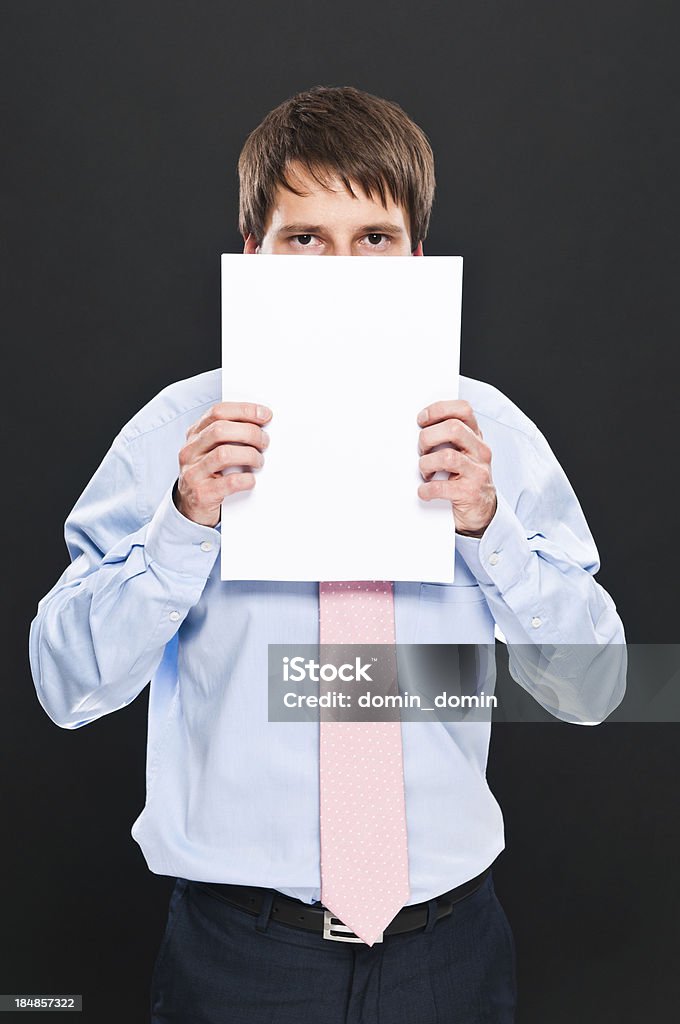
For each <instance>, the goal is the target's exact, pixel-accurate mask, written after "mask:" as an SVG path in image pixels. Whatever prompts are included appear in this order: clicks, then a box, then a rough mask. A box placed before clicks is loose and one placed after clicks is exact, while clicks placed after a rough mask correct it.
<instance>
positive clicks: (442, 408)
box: [418, 399, 482, 438]
mask: <svg viewBox="0 0 680 1024" xmlns="http://www.w3.org/2000/svg"><path fill="white" fill-rule="evenodd" d="M449 419H459V420H462V421H463V423H465V424H466V426H468V427H469V428H470V430H471V431H472V432H473V433H474V434H477V436H478V437H480V438H481V436H482V432H481V430H480V429H479V425H478V423H477V420H476V419H475V414H474V410H473V408H472V406H471V405H470V403H469V402H466V401H464V400H463V399H450V400H448V401H443V402H433V403H432V405H428V406H426V407H425V408H424V409H422V410H421V411H420V412H419V413H418V424H419V425H420V426H421V427H429V426H431V425H432V424H433V423H440V422H441V421H442V420H449Z"/></svg>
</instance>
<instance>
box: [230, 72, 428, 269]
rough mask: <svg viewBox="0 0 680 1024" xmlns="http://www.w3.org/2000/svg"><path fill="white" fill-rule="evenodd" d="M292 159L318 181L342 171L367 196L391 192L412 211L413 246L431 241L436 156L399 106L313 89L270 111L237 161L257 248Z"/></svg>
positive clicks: (242, 222)
mask: <svg viewBox="0 0 680 1024" xmlns="http://www.w3.org/2000/svg"><path fill="white" fill-rule="evenodd" d="M293 161H298V162H299V163H300V164H302V165H303V166H304V167H305V168H306V169H307V170H308V171H309V173H310V174H311V175H312V176H313V177H314V178H315V179H316V181H318V182H319V184H320V185H323V186H327V185H328V177H329V175H335V176H337V177H338V178H339V179H340V180H341V181H342V183H343V185H344V186H345V188H346V189H347V191H348V192H350V193H351V194H352V195H354V194H355V193H354V191H353V189H352V187H351V182H356V183H357V184H359V185H360V186H361V188H362V189H363V191H364V192H365V193H366V195H367V196H368V197H369V198H372V197H373V195H376V194H377V195H378V196H379V198H380V202H381V203H382V204H383V206H385V205H386V195H387V193H389V194H390V195H391V197H392V200H393V201H394V202H395V203H397V204H398V205H401V206H403V207H404V209H405V210H406V212H407V214H408V217H409V221H410V237H411V248H412V249H415V247H416V246H417V244H418V242H420V241H421V240H422V239H424V238H425V236H426V234H427V228H428V224H429V221H430V210H431V208H432V200H433V198H434V188H435V181H434V157H433V154H432V148H431V146H430V143H429V142H428V140H427V136H426V135H425V133H424V132H423V131H422V130H421V129H420V128H419V127H418V125H417V124H415V123H414V122H413V121H412V120H411V119H410V117H408V116H407V115H406V114H405V113H404V111H403V110H402V109H401V107H399V106H398V105H397V104H396V103H392V102H391V101H389V100H383V99H380V98H379V97H378V96H372V95H371V94H370V93H367V92H360V90H359V89H355V88H353V87H352V86H341V87H337V88H331V87H326V86H320V85H319V86H315V87H314V88H313V89H309V90H308V91H307V92H300V93H298V94H297V95H296V96H293V97H291V98H290V99H288V100H286V101H285V102H284V103H281V104H280V105H279V106H278V107H275V108H274V110H272V111H270V113H269V114H267V116H266V117H265V119H264V120H263V121H262V123H261V124H260V125H258V127H257V128H255V130H254V131H253V132H251V134H250V135H249V136H248V138H247V139H246V143H245V145H244V147H243V149H242V151H241V155H240V157H239V162H238V172H239V181H240V202H239V230H240V232H241V234H242V235H243V236H244V238H245V237H246V236H247V235H249V234H252V235H253V236H254V238H255V239H256V241H257V244H258V245H259V244H260V243H261V241H262V237H263V235H264V233H265V224H266V221H267V215H268V213H269V210H270V209H271V206H272V204H273V202H274V196H275V193H276V189H277V187H278V186H283V187H284V188H287V189H289V190H290V191H291V192H294V193H295V194H296V195H301V194H302V193H300V192H298V191H297V189H295V188H293V187H292V186H291V184H290V182H289V181H288V180H287V179H286V172H287V171H288V169H289V168H290V165H291V163H292V162H293Z"/></svg>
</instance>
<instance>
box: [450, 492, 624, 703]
mask: <svg viewBox="0 0 680 1024" xmlns="http://www.w3.org/2000/svg"><path fill="white" fill-rule="evenodd" d="M457 545H458V550H459V552H460V554H461V556H462V557H463V558H464V559H465V561H466V563H467V565H468V566H469V568H470V569H471V571H472V572H473V573H474V575H475V577H476V578H477V581H478V583H479V586H480V588H481V589H482V592H483V594H484V597H485V599H486V601H487V603H488V605H489V608H490V610H491V612H492V614H493V616H494V619H495V621H496V623H497V625H498V628H499V630H500V631H501V632H502V634H503V636H504V639H505V641H506V643H507V644H508V653H509V658H510V669H511V672H512V674H513V677H514V678H515V679H516V680H517V682H519V683H520V684H521V685H522V686H523V687H524V688H525V689H527V691H528V692H529V693H531V694H532V696H534V697H535V699H536V700H537V701H538V702H539V703H540V704H541V705H542V706H543V707H545V708H546V709H547V710H548V711H550V712H551V714H555V715H556V716H557V717H562V718H564V720H566V721H582V722H596V721H602V720H603V719H604V718H606V717H607V715H608V714H610V713H611V711H612V710H613V709H614V708H615V707H616V706H617V705H618V704H619V703H620V701H621V699H622V698H623V694H624V691H625V676H626V665H627V659H626V650H625V635H624V630H623V625H622V623H621V619H620V618H619V616H618V614H617V612H616V608H615V605H614V602H613V601H612V599H611V597H610V596H609V594H607V592H606V591H605V590H604V589H603V588H602V587H601V586H600V585H599V584H598V583H597V581H596V580H595V579H594V578H593V575H592V572H591V571H589V569H588V567H587V561H588V558H587V546H586V545H584V550H583V553H582V557H579V558H578V559H577V558H576V557H573V556H571V557H570V556H569V555H568V554H567V553H566V552H565V551H564V550H563V549H562V548H558V546H557V545H556V544H554V543H551V542H550V541H549V540H547V539H546V538H545V537H543V536H542V535H541V534H538V533H535V534H533V536H529V537H527V533H526V531H525V530H524V528H523V527H522V525H521V523H520V522H519V519H518V518H517V516H516V515H515V513H514V511H513V510H512V509H511V508H510V506H509V505H508V504H507V502H505V501H504V499H503V498H502V497H500V496H499V505H498V508H497V511H496V515H495V516H494V518H493V519H492V521H491V523H490V524H489V526H488V527H487V529H486V530H485V532H484V535H483V537H482V538H481V539H479V540H475V539H472V538H468V537H458V538H457ZM578 547H579V540H578V538H576V537H574V539H573V550H574V551H576V550H577V549H578ZM595 568H596V557H595V559H594V560H593V564H592V566H591V569H593V570H594V569H595Z"/></svg>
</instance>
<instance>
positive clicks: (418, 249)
mask: <svg viewBox="0 0 680 1024" xmlns="http://www.w3.org/2000/svg"><path fill="white" fill-rule="evenodd" d="M413 255H414V256H422V255H423V243H422V241H421V242H418V244H417V246H416V247H415V249H414V250H413Z"/></svg>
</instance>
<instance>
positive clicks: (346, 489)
mask: <svg viewBox="0 0 680 1024" xmlns="http://www.w3.org/2000/svg"><path fill="white" fill-rule="evenodd" d="M462 273H463V260H462V257H460V256H423V257H413V256H408V257H406V256H402V257H399V256H394V257H376V256H332V257H329V256H297V255H295V256H288V255H285V256H284V255H275V256H274V255H261V254H258V255H245V254H241V253H239V254H225V255H223V256H222V389H223V390H222V399H223V401H239V402H242V401H248V402H257V403H259V404H261V405H267V406H269V408H270V409H271V410H272V412H273V417H272V419H271V420H270V422H269V423H268V424H266V430H267V432H268V433H269V435H270V438H271V443H270V445H269V447H268V448H267V449H266V451H265V452H264V466H262V468H260V469H257V470H255V480H256V482H255V487H254V488H252V490H250V491H248V492H243V493H239V494H235V495H231V496H229V497H228V498H226V499H225V500H224V502H223V503H222V525H221V532H222V554H221V577H222V579H224V580H301V581H315V580H408V581H422V582H426V583H452V582H453V571H454V537H455V532H454V521H453V515H452V511H451V505H450V503H449V502H448V501H443V500H441V499H438V500H434V501H429V502H426V501H423V500H422V499H421V498H419V497H418V485H419V484H420V483H422V482H423V481H422V477H421V475H420V471H419V469H418V457H419V455H418V435H419V432H420V427H419V426H418V423H417V422H416V417H417V415H418V413H419V411H420V410H421V409H422V408H423V407H424V406H426V405H429V404H431V403H432V402H435V401H439V400H442V399H454V398H457V397H458V372H459V353H460V315H461V289H462Z"/></svg>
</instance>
